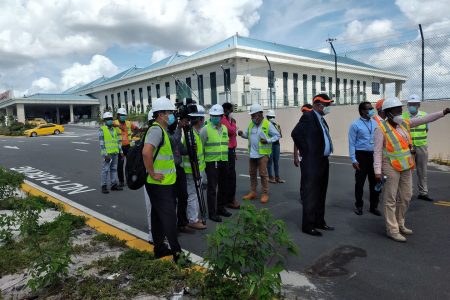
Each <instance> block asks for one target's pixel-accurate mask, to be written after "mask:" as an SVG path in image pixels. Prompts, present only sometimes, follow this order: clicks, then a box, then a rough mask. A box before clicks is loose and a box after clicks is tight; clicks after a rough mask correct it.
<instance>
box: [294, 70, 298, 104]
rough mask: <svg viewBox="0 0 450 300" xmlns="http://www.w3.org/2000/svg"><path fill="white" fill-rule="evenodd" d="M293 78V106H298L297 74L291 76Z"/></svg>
mask: <svg viewBox="0 0 450 300" xmlns="http://www.w3.org/2000/svg"><path fill="white" fill-rule="evenodd" d="M293 78H294V106H298V74H297V73H294V74H293Z"/></svg>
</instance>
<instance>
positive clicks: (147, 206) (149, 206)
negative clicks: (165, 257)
mask: <svg viewBox="0 0 450 300" xmlns="http://www.w3.org/2000/svg"><path fill="white" fill-rule="evenodd" d="M147 120H148V126H152V124H153V121H154V119H153V109H150V111H149V112H148V115H147ZM144 138H145V137H144ZM144 201H145V209H146V211H147V226H148V239H147V240H148V242H149V243H150V244H152V245H153V235H152V203H151V202H150V197H149V196H148V193H147V189H146V188H145V186H144Z"/></svg>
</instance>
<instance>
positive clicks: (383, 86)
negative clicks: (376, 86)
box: [382, 82, 386, 99]
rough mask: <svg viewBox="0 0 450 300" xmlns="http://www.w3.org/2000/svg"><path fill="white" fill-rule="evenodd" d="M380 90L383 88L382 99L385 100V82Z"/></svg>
mask: <svg viewBox="0 0 450 300" xmlns="http://www.w3.org/2000/svg"><path fill="white" fill-rule="evenodd" d="M382 88H383V99H386V82H383V83H382Z"/></svg>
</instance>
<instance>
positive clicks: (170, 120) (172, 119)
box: [167, 114, 175, 125]
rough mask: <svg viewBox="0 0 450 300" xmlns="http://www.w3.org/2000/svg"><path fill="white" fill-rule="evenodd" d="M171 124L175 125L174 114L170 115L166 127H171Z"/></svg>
mask: <svg viewBox="0 0 450 300" xmlns="http://www.w3.org/2000/svg"><path fill="white" fill-rule="evenodd" d="M173 123H175V115H174V114H170V115H169V118H168V120H167V125H172V124H173Z"/></svg>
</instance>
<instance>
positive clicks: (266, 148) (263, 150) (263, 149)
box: [247, 119, 272, 155]
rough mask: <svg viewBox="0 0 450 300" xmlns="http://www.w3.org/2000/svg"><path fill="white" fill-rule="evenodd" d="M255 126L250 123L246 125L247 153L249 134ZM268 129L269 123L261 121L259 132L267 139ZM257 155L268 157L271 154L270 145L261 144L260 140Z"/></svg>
mask: <svg viewBox="0 0 450 300" xmlns="http://www.w3.org/2000/svg"><path fill="white" fill-rule="evenodd" d="M254 126H255V124H254V123H253V122H252V121H250V124H249V125H248V129H247V136H248V153H250V134H251V132H252V128H253V127H254ZM269 127H270V121H269V120H267V119H263V121H262V124H261V131H262V132H263V133H264V134H265V136H266V137H267V138H269ZM258 153H259V154H260V155H270V154H272V143H267V144H263V143H261V140H259V142H258Z"/></svg>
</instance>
